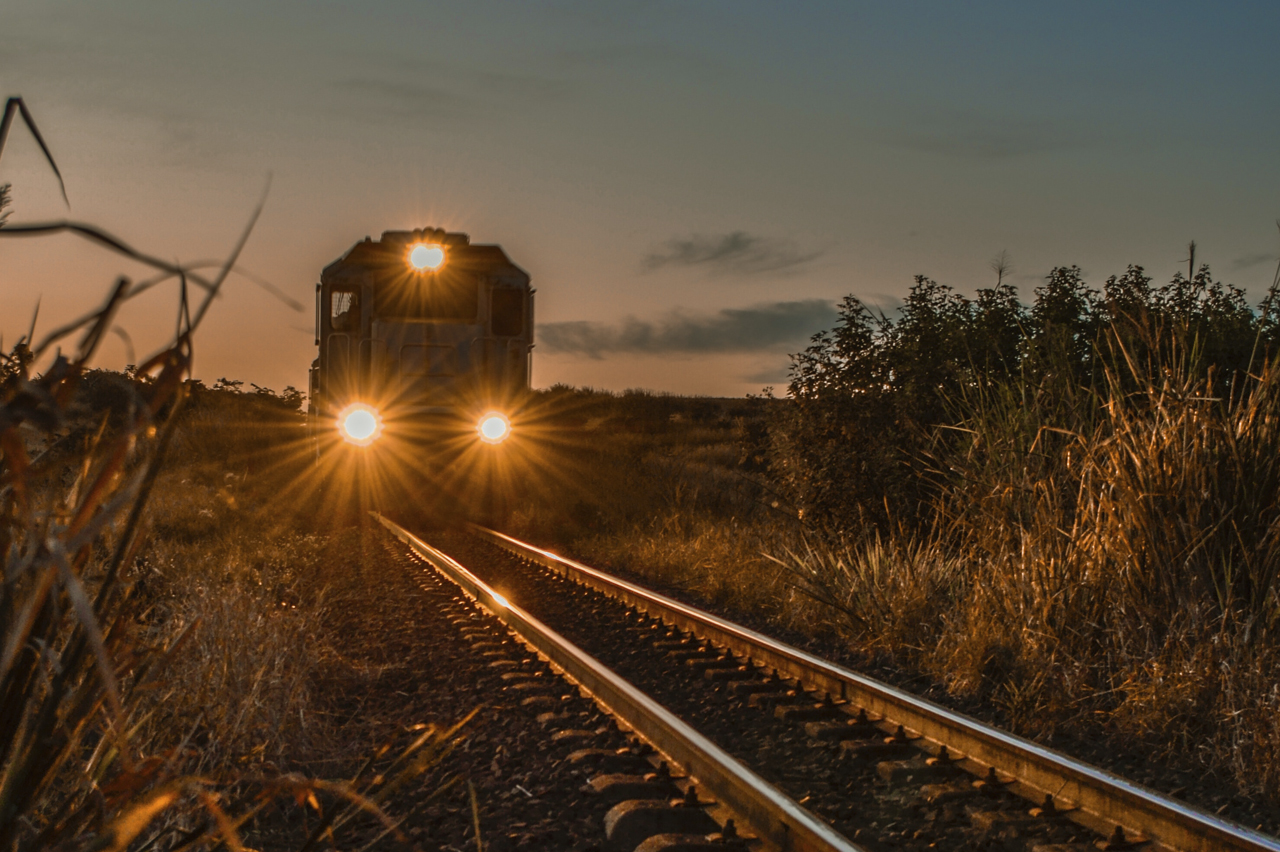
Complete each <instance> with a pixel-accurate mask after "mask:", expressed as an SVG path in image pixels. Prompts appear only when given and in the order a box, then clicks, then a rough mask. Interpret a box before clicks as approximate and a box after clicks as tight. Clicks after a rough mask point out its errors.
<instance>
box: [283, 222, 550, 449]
mask: <svg viewBox="0 0 1280 852" xmlns="http://www.w3.org/2000/svg"><path fill="white" fill-rule="evenodd" d="M533 294H534V290H533V289H532V288H531V287H530V286H529V275H528V273H526V272H525V271H524V270H522V269H521V268H520V267H518V266H516V265H515V264H514V263H512V262H511V259H510V258H509V257H507V255H506V253H505V252H503V250H502V249H501V248H500V247H498V246H496V245H473V244H472V243H471V241H470V239H469V238H468V236H467V235H466V234H459V233H446V232H445V231H443V230H440V229H435V228H424V229H420V230H416V231H386V232H384V233H383V234H382V238H381V239H379V240H377V241H374V240H372V239H370V238H368V237H366V238H365V239H364V241H363V242H359V243H356V244H355V245H354V246H352V248H351V249H350V251H348V252H347V253H346V254H344V255H343V256H342V257H341V258H340V259H338V260H336V261H334V262H333V263H331V264H329V265H328V266H327V267H325V269H324V272H323V273H322V274H321V276H320V283H319V284H317V285H316V345H317V346H318V347H319V353H318V357H317V358H316V359H315V361H314V362H312V365H311V372H310V380H309V391H310V399H311V404H310V408H309V413H308V425H309V428H310V430H311V434H312V437H313V438H314V439H315V442H316V445H317V447H318V449H319V452H320V454H321V455H323V454H324V453H325V452H326V451H327V450H330V449H334V448H339V447H343V446H356V447H368V449H369V452H371V453H375V454H384V453H386V452H392V451H394V453H395V454H396V455H397V456H398V457H400V458H403V459H406V460H412V461H413V462H414V463H415V464H419V465H428V466H429V464H430V459H431V458H432V456H433V453H435V454H436V455H440V454H441V453H443V454H444V455H445V456H448V452H449V451H450V449H452V451H453V452H455V453H456V452H457V451H458V450H459V449H461V448H465V447H466V446H468V445H484V444H490V445H492V444H500V443H503V442H504V441H506V440H507V438H508V436H509V435H510V434H511V433H512V429H513V427H514V428H515V429H517V430H518V428H519V424H518V422H513V421H518V412H519V409H520V406H521V405H522V403H523V400H524V399H525V398H526V396H527V395H528V392H529V382H530V369H531V351H532V349H533ZM383 447H387V448H388V449H387V450H383ZM392 448H394V450H393V449H392Z"/></svg>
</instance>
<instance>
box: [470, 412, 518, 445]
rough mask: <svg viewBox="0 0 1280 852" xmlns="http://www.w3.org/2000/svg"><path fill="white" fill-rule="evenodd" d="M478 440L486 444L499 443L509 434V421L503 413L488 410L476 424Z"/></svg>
mask: <svg viewBox="0 0 1280 852" xmlns="http://www.w3.org/2000/svg"><path fill="white" fill-rule="evenodd" d="M476 431H478V432H479V433H480V440H482V441H484V442H485V443H486V444H501V443H502V442H503V441H505V440H506V439H507V436H508V435H510V434H511V421H510V420H508V419H507V418H506V416H505V415H503V414H499V413H498V412H496V411H490V412H489V413H488V414H486V415H485V416H484V417H481V418H480V422H479V423H477V424H476Z"/></svg>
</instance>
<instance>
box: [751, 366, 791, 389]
mask: <svg viewBox="0 0 1280 852" xmlns="http://www.w3.org/2000/svg"><path fill="white" fill-rule="evenodd" d="M742 380H743V381H744V382H750V383H751V384H753V385H772V386H775V387H776V386H778V385H786V384H788V383H790V381H791V367H790V366H789V365H787V364H779V365H778V366H777V367H770V368H768V369H766V370H761V371H759V372H758V373H752V374H751V375H749V376H743V377H742Z"/></svg>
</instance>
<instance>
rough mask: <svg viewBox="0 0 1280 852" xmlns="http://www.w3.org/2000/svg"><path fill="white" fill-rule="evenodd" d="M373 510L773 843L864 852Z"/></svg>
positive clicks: (790, 850) (817, 851)
mask: <svg viewBox="0 0 1280 852" xmlns="http://www.w3.org/2000/svg"><path fill="white" fill-rule="evenodd" d="M371 514H373V516H374V517H375V518H377V520H378V521H379V522H381V523H382V525H383V526H384V527H386V528H387V529H388V530H389V531H390V532H391V534H392V535H394V536H395V537H396V538H398V539H400V540H401V541H403V542H404V543H405V544H407V545H408V546H409V547H410V548H411V549H412V550H413V551H414V552H415V553H417V554H418V555H419V556H420V557H422V558H423V559H425V560H426V561H427V562H428V563H429V564H430V565H431V566H432V567H434V568H435V569H436V570H437V571H438V572H440V573H441V574H443V575H444V576H445V577H447V578H448V579H449V580H451V581H452V582H454V583H456V584H457V585H458V586H460V587H461V588H462V589H463V590H464V591H465V592H466V593H467V594H468V595H469V596H470V597H472V598H473V599H475V600H476V601H477V602H479V603H480V605H481V606H483V607H484V608H485V609H487V610H489V612H491V613H492V614H493V615H494V616H495V617H496V618H498V619H499V620H500V621H502V622H503V623H504V624H506V625H507V626H508V627H509V628H511V630H512V631H514V632H515V633H516V634H517V635H518V636H519V637H520V639H521V640H522V641H523V642H525V643H526V644H527V645H529V646H530V647H531V648H533V649H534V650H535V651H537V652H538V653H539V654H541V655H542V656H544V657H546V658H547V659H548V660H549V661H550V662H551V663H552V664H553V665H554V666H555V667H556V668H558V669H560V670H561V671H562V672H563V673H565V674H566V675H567V676H568V677H569V678H570V679H571V680H573V681H575V682H577V683H578V685H579V686H581V687H582V688H583V689H585V690H586V691H587V692H589V693H590V694H591V695H592V696H593V697H594V698H595V699H596V701H597V702H599V703H600V704H601V705H603V706H604V707H605V708H606V709H607V710H608V711H609V712H610V713H611V714H612V715H614V716H615V717H616V718H618V719H620V720H621V721H622V722H623V723H624V724H626V725H628V726H630V727H631V728H632V729H633V730H634V732H635V733H636V734H637V735H639V736H640V737H641V738H642V739H644V740H646V741H647V742H649V744H651V745H652V746H653V747H654V748H655V749H656V750H658V751H659V752H661V753H662V754H663V755H664V756H666V757H667V758H668V759H669V760H670V761H671V762H672V763H674V764H676V765H678V766H680V767H682V768H683V769H684V770H685V771H686V772H687V773H688V774H689V776H690V778H691V779H692V780H694V781H696V782H697V784H698V786H699V788H700V789H703V790H705V791H707V792H709V793H711V794H712V795H713V796H715V797H716V799H717V801H718V802H719V803H720V804H722V805H724V806H725V807H727V808H728V809H729V810H731V811H733V812H734V814H735V815H736V816H738V817H740V818H741V819H742V820H743V822H745V824H746V827H747V828H748V829H749V830H750V831H751V832H752V833H753V834H755V835H756V836H757V837H758V838H760V839H761V840H762V841H764V843H765V844H766V845H767V846H768V847H769V848H771V849H777V850H784V852H864V850H862V848H861V847H859V846H856V845H854V844H852V843H850V842H849V841H848V840H847V839H846V838H844V837H843V836H841V835H840V834H837V833H836V832H835V831H834V830H833V829H832V828H831V827H830V826H828V825H826V824H825V823H823V822H821V821H819V820H818V819H817V818H816V817H814V816H813V814H811V813H809V812H808V811H806V810H805V809H804V808H802V807H801V806H800V805H798V804H797V803H796V802H794V801H792V800H791V799H789V798H788V797H787V796H785V795H784V794H782V793H781V792H780V791H778V790H777V789H776V788H775V787H773V786H771V785H770V784H769V783H768V782H766V781H765V780H764V779H762V778H760V777H759V776H758V775H756V774H755V773H753V772H752V771H751V770H749V769H747V768H746V767H745V766H743V765H742V764H741V763H739V762H738V761H737V760H735V759H734V758H732V757H731V756H729V755H728V754H726V753H725V752H724V751H723V750H722V749H720V747H719V746H717V745H715V744H714V743H712V742H711V741H710V740H708V739H706V738H705V737H704V736H702V735H701V734H699V733H698V732H697V731H695V730H693V729H692V728H690V727H689V726H688V725H686V724H685V723H684V722H682V721H680V719H678V718H677V717H676V716H674V715H672V714H671V712H670V711H668V710H667V709H666V708H664V707H663V706H662V705H660V704H658V703H657V702H655V701H654V700H653V699H652V698H650V697H649V696H647V695H645V694H644V693H643V692H641V691H639V690H638V689H636V688H635V687H634V686H632V685H631V684H630V683H629V682H627V681H625V680H623V679H622V678H621V677H619V676H618V675H616V674H614V673H613V671H611V670H610V669H608V668H606V667H605V666H604V665H602V664H601V663H600V662H599V661H597V660H596V659H595V658H593V657H591V656H590V655H588V654H587V653H586V652H585V651H583V650H582V649H580V648H578V647H577V646H576V645H574V644H572V643H571V642H569V641H568V640H567V639H565V638H564V637H563V636H560V635H559V634H558V633H556V632H555V631H553V630H552V629H551V628H549V627H547V626H546V625H545V624H543V623H542V622H540V621H538V620H537V619H536V618H534V617H533V616H532V615H530V614H529V613H527V612H525V611H524V610H523V609H521V608H520V607H518V606H516V605H515V604H513V603H511V602H510V601H508V600H507V599H506V598H504V597H502V596H501V595H499V594H497V593H496V592H495V591H494V590H493V589H491V588H490V587H489V586H487V585H486V584H485V583H484V582H483V581H481V580H480V579H479V578H478V577H476V576H475V575H474V574H472V573H471V572H470V571H468V570H467V569H466V568H464V567H463V566H462V565H460V564H458V563H457V562H456V561H454V560H453V559H451V558H450V557H449V556H448V555H446V554H445V553H442V552H441V551H439V550H437V549H436V548H434V547H432V546H431V545H429V544H427V543H426V542H425V541H423V540H422V539H420V538H418V537H417V536H415V535H413V534H412V533H410V532H409V531H408V530H406V529H404V528H403V527H401V526H399V525H398V524H396V523H395V522H393V521H390V520H388V519H387V518H384V517H383V516H382V515H380V514H378V513H376V512H374V513H371Z"/></svg>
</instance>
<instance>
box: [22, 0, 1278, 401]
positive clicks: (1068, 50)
mask: <svg viewBox="0 0 1280 852" xmlns="http://www.w3.org/2000/svg"><path fill="white" fill-rule="evenodd" d="M1277 44H1280V4H1276V3H1274V2H1248V3H1246V2H1238V3H1231V2H1217V3H1181V2H1173V0H1170V1H1169V2H1159V3H1155V2H1149V3H1143V2H1130V3H1114V2H1102V3H1091V2H1071V3H1052V2H1039V3H1026V2H1019V3H988V2H970V3H953V2H909V0H899V2H892V3H888V2H885V3H875V4H869V3H857V2H832V3H818V2H795V3H776V2H756V0H731V2H714V1H713V0H699V2H683V3H674V2H671V3H668V2H644V3H640V2H609V0H592V1H591V2H541V3H516V2H486V0H469V2H467V3H456V2H450V3H436V2H410V0H386V1H385V2H379V1H378V0H366V2H360V3H354V2H321V0H312V2H306V3H303V2H295V0H272V2H267V3H263V2H252V3H250V2H239V0H220V2H196V1H195V0H191V1H190V2H175V0H157V2H136V1H135V0H119V2H113V3H110V4H104V3H90V2H63V0H0V96H14V95H20V96H22V97H23V98H24V100H25V102H26V104H27V106H28V108H29V109H30V110H31V113H32V115H33V117H34V118H35V120H36V123H37V125H38V127H39V129H40V131H41V133H42V134H43V136H44V138H45V140H46V141H47V142H48V144H49V147H50V149H51V151H52V153H53V155H54V157H55V158H56V160H57V163H58V165H59V167H60V168H61V171H62V174H63V176H64V178H65V181H66V190H67V196H68V198H69V201H70V206H69V207H68V206H67V205H66V204H64V202H63V200H62V196H61V194H60V192H59V188H58V183H57V179H56V178H55V177H54V176H53V174H52V172H51V171H50V169H49V168H48V166H47V165H46V164H45V163H44V161H43V157H42V155H41V154H40V151H39V148H38V147H37V145H36V143H35V142H34V140H33V139H32V137H31V135H30V134H29V133H28V132H27V131H26V128H25V127H22V126H17V127H15V128H14V129H13V130H12V131H11V133H10V136H9V140H8V143H7V145H6V147H5V150H4V152H3V155H2V156H0V183H5V182H7V183H11V184H12V195H13V205H12V208H11V215H10V218H9V224H10V225H14V224H18V223H20V222H35V221H50V220H60V219H72V220H75V221H80V222H87V223H91V224H94V225H95V226H98V227H100V228H103V229H105V230H106V231H108V232H110V233H112V234H114V235H116V236H117V237H119V238H120V239H122V240H124V241H126V242H128V243H129V244H131V245H133V246H135V247H136V248H138V249H140V250H142V251H145V252H147V253H149V254H152V255H155V256H158V257H163V258H166V259H173V260H175V261H180V262H184V263H192V262H197V261H202V260H210V261H213V260H217V259H219V258H222V257H225V256H226V255H227V253H228V252H229V251H230V250H231V248H232V246H233V245H234V244H235V242H236V240H237V238H238V237H239V235H240V233H241V231H242V230H243V229H244V227H245V225H246V223H247V222H248V220H249V218H250V216H251V214H252V212H253V210H254V208H255V207H256V206H257V204H258V202H259V200H260V199H261V198H262V196H263V193H264V190H265V191H266V201H265V207H264V208H263V212H262V215H261V217H260V219H259V220H258V222H257V225H256V226H255V228H254V230H253V233H252V235H251V236H250V239H249V242H248V244H247V245H246V247H245V250H244V252H243V254H242V256H241V259H240V263H241V266H242V267H243V268H244V269H245V270H246V271H248V272H249V273H250V274H251V275H252V276H254V277H255V278H257V279H261V280H265V281H267V282H270V283H271V284H272V285H274V287H276V288H278V289H279V290H280V291H281V292H283V293H284V294H285V295H286V296H287V297H288V298H287V299H282V298H279V297H277V296H276V295H273V294H272V293H271V292H269V291H268V290H267V289H265V288H263V287H261V286H259V285H258V284H256V283H254V281H253V280H251V279H250V278H247V277H244V276H238V275H235V276H232V278H231V279H230V280H229V281H228V284H227V287H226V290H225V292H224V294H223V296H222V297H221V298H219V299H218V301H217V303H216V304H215V305H214V306H213V307H212V309H211V312H210V314H209V317H208V320H207V322H206V324H205V326H204V327H202V329H201V331H200V334H199V336H198V337H197V340H196V367H195V369H196V375H197V376H198V377H200V378H202V379H205V380H206V381H208V382H213V381H215V380H216V379H218V378H220V377H224V376H225V377H227V378H231V379H237V380H242V381H245V382H246V383H250V382H251V383H255V384H258V385H261V386H265V387H270V388H274V389H276V390H279V389H281V388H283V387H284V386H285V385H293V386H296V387H300V388H305V387H306V371H307V367H308V365H309V364H310V362H311V359H312V358H313V357H314V356H315V347H314V343H313V339H314V338H313V333H312V325H313V307H312V306H313V304H314V302H313V299H314V287H315V282H316V281H317V280H318V279H319V274H320V270H321V269H322V268H323V267H324V266H325V265H326V264H328V263H330V262H332V261H333V260H336V259H337V258H338V257H340V256H341V255H342V254H343V253H344V252H345V251H346V250H347V249H348V248H349V247H350V246H351V245H352V244H354V243H355V242H357V241H359V240H361V239H363V238H364V237H365V236H366V235H372V236H373V237H374V238H375V239H376V238H377V236H378V234H380V233H381V232H382V231H384V230H400V229H408V228H416V227H426V226H437V227H443V228H447V229H449V230H453V231H463V232H466V233H469V234H470V235H471V238H472V240H473V242H477V243H497V244H500V245H501V246H502V247H503V248H504V249H505V250H506V251H507V253H508V254H509V255H510V257H511V258H512V259H513V260H514V261H515V263H517V264H518V265H519V266H521V267H522V268H524V269H525V270H526V271H528V272H529V273H530V275H531V276H532V278H533V282H534V286H535V287H537V296H536V299H537V302H536V321H537V340H538V343H537V347H536V348H535V350H534V384H535V385H536V386H539V387H545V386H549V385H551V384H554V383H558V382H560V383H567V384H573V385H580V386H591V387H596V388H607V389H612V390H622V389H625V388H637V387H640V388H649V389H653V390H659V391H669V392H673V393H682V394H710V395H717V396H741V395H743V394H747V393H756V392H759V391H760V390H761V389H762V388H763V387H765V386H774V387H776V388H778V389H779V391H782V390H784V389H785V386H786V381H787V367H788V364H789V359H788V355H789V354H790V353H794V352H798V351H800V350H802V349H803V348H804V346H805V345H806V344H807V341H808V339H809V337H810V336H811V335H812V334H813V333H815V332H817V331H820V330H822V329H824V328H830V327H831V326H832V325H833V324H834V322H835V321H836V319H837V314H836V310H835V304H836V302H837V301H838V300H839V299H841V298H842V297H843V296H845V295H846V294H853V295H856V296H858V297H859V298H862V299H864V300H865V301H867V302H869V303H872V304H875V305H878V306H880V307H882V308H884V309H886V310H892V309H893V308H894V306H895V305H897V304H899V303H900V300H901V299H902V297H903V296H904V295H905V294H906V292H907V290H908V288H909V287H910V285H911V282H912V277H913V276H914V275H917V274H923V275H927V276H929V277H931V278H934V279H936V280H938V281H940V282H942V283H945V284H948V285H951V286H953V287H955V288H956V289H957V290H958V291H960V292H962V293H966V294H972V293H973V292H974V291H975V290H976V288H978V287H985V286H990V285H991V284H992V283H994V279H995V273H994V272H993V271H992V269H991V261H992V259H993V258H994V257H995V256H996V255H998V254H999V253H1000V252H1002V251H1005V252H1008V255H1009V256H1010V257H1011V258H1012V263H1013V282H1014V283H1015V284H1016V285H1017V286H1018V287H1019V290H1020V292H1021V293H1022V295H1023V297H1024V299H1026V300H1030V299H1031V298H1032V295H1033V293H1034V289H1035V287H1036V286H1037V285H1038V283H1039V282H1041V281H1042V280H1043V278H1044V276H1045V275H1046V274H1048V272H1049V271H1050V270H1051V269H1052V268H1053V267H1055V266H1059V265H1069V264H1077V265H1079V266H1081V267H1082V268H1083V270H1084V273H1085V276H1086V278H1087V279H1088V280H1089V281H1090V282H1091V283H1093V284H1094V285H1096V286H1100V285H1101V283H1102V281H1104V280H1105V278H1106V277H1107V276H1108V275H1111V274H1118V273H1121V272H1123V271H1124V269H1125V267H1126V265H1128V264H1141V265H1143V266H1145V267H1146V268H1147V270H1148V272H1149V273H1150V274H1152V275H1153V276H1154V277H1155V278H1156V280H1157V282H1159V281H1164V280H1167V279H1168V278H1169V277H1170V276H1171V275H1172V274H1173V272H1174V271H1175V270H1178V269H1185V265H1186V257H1187V244H1188V242H1189V241H1190V240H1195V241H1196V242H1197V245H1198V250H1197V258H1198V259H1199V260H1202V261H1203V262H1206V263H1209V264H1210V265H1211V267H1212V269H1213V271H1214V273H1215V275H1216V276H1217V277H1219V278H1222V279H1224V280H1226V281H1229V282H1232V283H1234V284H1236V285H1237V286H1240V287H1242V288H1244V289H1245V290H1246V291H1247V292H1248V293H1249V295H1250V296H1251V298H1253V299H1254V300H1255V301H1256V300H1257V299H1258V298H1260V297H1261V295H1262V293H1263V291H1264V290H1265V288H1266V287H1267V286H1268V285H1269V284H1270V283H1271V281H1272V278H1273V276H1274V274H1275V271H1276V264H1277V258H1278V257H1280V231H1278V230H1277V224H1276V220H1277V219H1278V218H1280V157H1277V142H1278V141H1280V86H1278V85H1277V81H1280V51H1278V50H1277V49H1276V45H1277ZM268 185H269V188H268ZM122 274H123V275H129V276H131V277H133V278H135V279H141V278H144V277H145V276H146V273H145V271H144V270H142V269H141V268H140V267H137V266H134V265H131V264H130V263H129V262H127V261H125V260H123V259H122V258H120V257H118V256H116V255H114V254H111V253H108V252H106V251H104V250H103V249H101V248H99V247H97V246H94V245H91V244H89V243H87V242H84V241H82V240H78V239H77V238H75V237H73V236H68V235H62V236H48V237H40V238H16V237H8V238H2V239H0V335H2V336H3V345H4V346H5V347H6V348H7V347H9V346H11V345H12V343H13V342H14V341H16V340H17V339H18V337H20V336H21V335H22V334H25V333H26V332H27V331H28V329H29V327H30V324H31V321H32V315H33V312H34V311H35V308H36V305H37V302H38V303H39V306H40V307H39V317H38V320H37V326H36V328H37V337H39V336H40V332H41V331H47V330H49V329H51V328H53V327H54V326H55V325H57V324H59V323H60V322H64V321H66V320H68V319H71V318H73V317H74V316H77V315H79V314H82V313H84V312H85V310H86V308H87V307H88V306H91V305H93V304H96V303H97V302H99V301H100V300H101V299H102V298H104V297H105V295H106V293H107V291H108V289H109V288H110V286H111V284H112V283H113V281H114V280H115V278H116V277H117V276H119V275H122ZM177 298H178V297H177V293H176V290H175V289H174V288H173V287H169V288H157V289H156V290H153V291H151V292H149V293H148V294H146V295H145V296H143V297H140V298H138V299H137V300H135V301H134V302H133V303H130V304H129V305H128V306H127V308H126V309H125V310H124V311H123V312H122V314H121V315H120V317H119V319H118V326H119V327H120V329H121V333H118V334H116V335H113V336H111V337H110V338H109V339H108V341H107V342H106V344H104V348H103V350H102V352H101V354H100V357H99V364H100V365H101V366H104V367H109V368H113V369H119V368H122V367H123V366H124V365H125V364H126V363H131V362H133V361H137V360H140V359H142V358H144V357H145V356H146V355H147V354H149V353H150V352H151V351H153V350H155V349H156V348H157V347H159V346H160V345H161V344H162V343H163V342H164V341H165V340H166V339H167V337H168V336H169V335H171V334H172V332H173V328H174V323H175V318H176V313H177ZM290 301H292V302H293V303H294V304H293V305H292V306H291V304H290ZM299 305H300V306H301V309H300V310H298V309H297V307H298V306H299Z"/></svg>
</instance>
